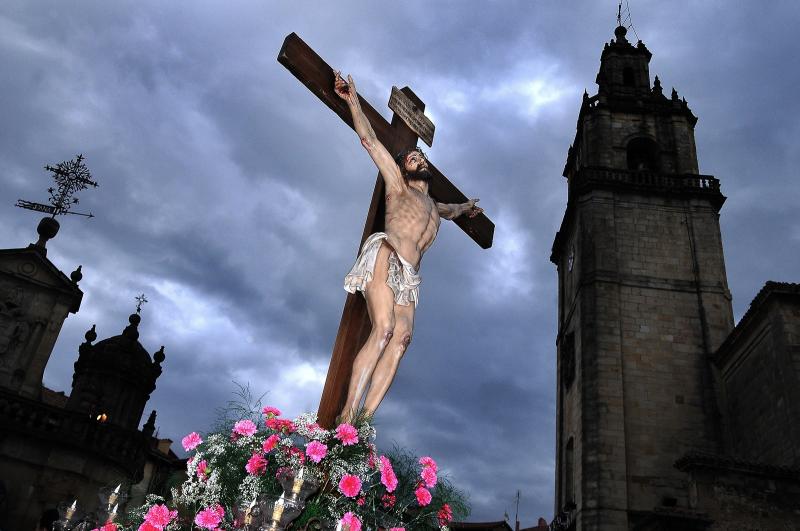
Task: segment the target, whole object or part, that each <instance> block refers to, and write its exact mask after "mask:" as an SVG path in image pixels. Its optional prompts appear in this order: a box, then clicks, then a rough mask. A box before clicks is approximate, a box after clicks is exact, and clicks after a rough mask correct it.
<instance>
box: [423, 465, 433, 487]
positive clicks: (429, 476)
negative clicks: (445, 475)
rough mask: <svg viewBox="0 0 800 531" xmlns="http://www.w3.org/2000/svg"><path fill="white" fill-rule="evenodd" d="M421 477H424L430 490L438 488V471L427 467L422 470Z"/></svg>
mask: <svg viewBox="0 0 800 531" xmlns="http://www.w3.org/2000/svg"><path fill="white" fill-rule="evenodd" d="M420 476H422V480H423V481H424V482H425V486H426V487H428V488H429V489H432V488H433V487H435V486H436V471H435V470H434V469H433V468H431V467H429V466H426V467H425V468H423V469H422V473H421V474H420Z"/></svg>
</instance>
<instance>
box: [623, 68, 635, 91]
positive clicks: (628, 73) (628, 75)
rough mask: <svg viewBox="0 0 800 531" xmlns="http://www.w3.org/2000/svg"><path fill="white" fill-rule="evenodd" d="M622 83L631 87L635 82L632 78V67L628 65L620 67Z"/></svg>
mask: <svg viewBox="0 0 800 531" xmlns="http://www.w3.org/2000/svg"><path fill="white" fill-rule="evenodd" d="M622 84H623V85H625V86H626V87H632V86H634V85H635V84H636V83H635V82H634V80H633V68H631V67H630V66H626V67H625V68H623V69H622Z"/></svg>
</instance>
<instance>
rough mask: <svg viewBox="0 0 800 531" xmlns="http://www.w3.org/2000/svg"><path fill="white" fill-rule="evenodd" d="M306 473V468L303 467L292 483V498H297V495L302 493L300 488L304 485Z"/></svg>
mask: <svg viewBox="0 0 800 531" xmlns="http://www.w3.org/2000/svg"><path fill="white" fill-rule="evenodd" d="M304 473H305V468H301V469H300V471H299V472H298V473H297V475H296V476H295V478H294V483H293V484H292V498H296V497H297V495H298V494H299V493H300V489H301V488H302V487H303V474H304Z"/></svg>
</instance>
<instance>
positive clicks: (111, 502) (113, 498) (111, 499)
mask: <svg viewBox="0 0 800 531" xmlns="http://www.w3.org/2000/svg"><path fill="white" fill-rule="evenodd" d="M121 487H122V483H120V484H119V485H117V488H116V489H114V492H112V493H111V495H110V496H109V497H108V506H109V507H111V506H112V505H114V504H116V503H117V498H119V489H120V488H121Z"/></svg>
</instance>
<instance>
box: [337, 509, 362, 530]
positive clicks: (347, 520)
mask: <svg viewBox="0 0 800 531" xmlns="http://www.w3.org/2000/svg"><path fill="white" fill-rule="evenodd" d="M339 523H340V524H342V529H343V531H361V520H359V519H358V516H356V515H354V514H353V513H349V512H348V513H344V516H342V519H341V520H339Z"/></svg>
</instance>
